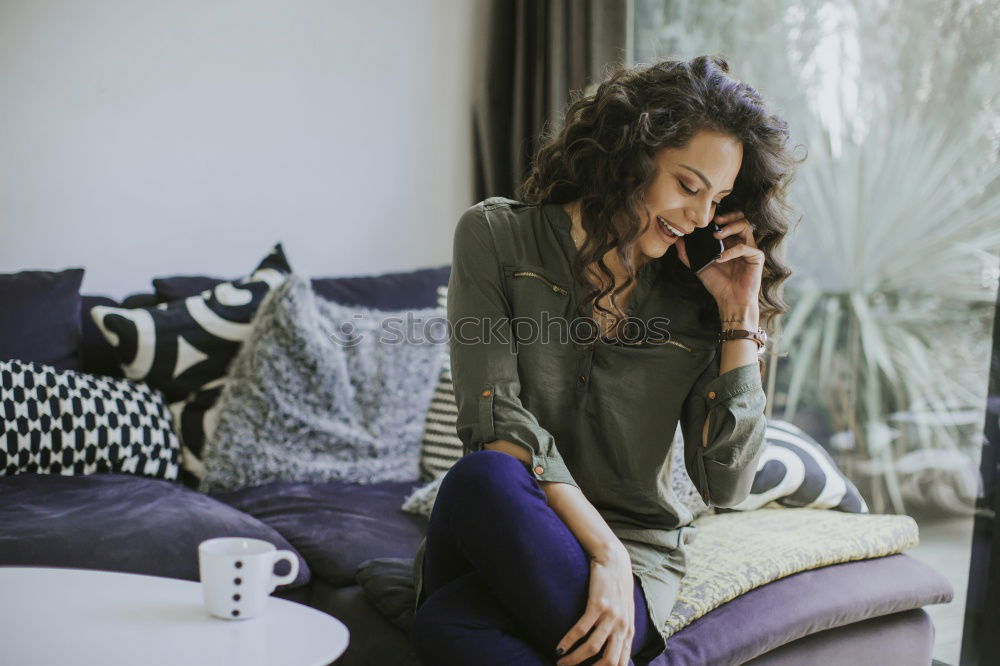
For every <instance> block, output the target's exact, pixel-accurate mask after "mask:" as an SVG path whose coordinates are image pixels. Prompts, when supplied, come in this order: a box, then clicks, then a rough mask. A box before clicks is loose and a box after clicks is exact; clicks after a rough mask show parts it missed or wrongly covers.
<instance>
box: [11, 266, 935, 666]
mask: <svg viewBox="0 0 1000 666" xmlns="http://www.w3.org/2000/svg"><path fill="white" fill-rule="evenodd" d="M448 274H449V271H448V266H447V265H445V266H438V267H433V268H428V269H421V270H418V271H408V272H399V273H392V274H385V275H379V276H353V277H347V278H336V277H335V278H322V279H314V280H313V284H314V286H315V287H316V290H317V293H320V294H321V295H323V297H324V298H332V299H339V300H340V301H341V302H344V303H345V304H353V305H366V306H370V307H383V308H407V307H413V308H423V307H432V306H434V304H435V302H436V290H437V288H438V287H439V286H441V285H444V284H446V283H447V280H448ZM219 281H221V278H213V277H209V276H180V277H178V278H175V279H172V280H168V281H166V282H164V281H160V283H159V285H158V286H160V287H163V289H157V290H156V291H152V292H141V293H135V294H132V295H130V296H128V297H126V298H125V299H123V300H122V301H121V302H117V301H115V299H112V298H109V297H107V296H101V295H86V294H85V295H83V296H82V298H81V300H82V307H81V309H80V317H81V320H80V329H81V331H82V334H81V338H80V340H79V350H78V356H77V360H78V361H79V369H80V371H81V372H86V373H93V374H97V375H102V374H103V375H107V376H118V377H120V376H122V375H121V368H120V366H119V365H118V363H117V362H116V360H115V358H114V355H113V353H112V351H111V350H110V349H109V348H108V346H107V344H106V342H105V341H104V339H103V338H102V336H101V335H100V333H99V331H97V329H96V328H95V326H94V321H93V319H92V318H91V317H90V316H89V309H90V308H91V307H93V306H95V305H114V306H117V307H143V306H149V305H154V304H157V303H162V302H163V301H164V299H165V298H182V297H185V296H186V295H189V294H193V293H197V292H198V291H201V290H204V289H208V288H211V287H212V285H214V284H217V283H218V282H219ZM171 290H173V291H171ZM2 298H3V295H2V291H0V300H2ZM2 305H3V304H2V303H0V306H2ZM23 305H24V303H23V299H22V302H20V303H19V304H18V306H19V307H21V306H23ZM3 418H4V417H3V411H2V410H0V419H3ZM425 483H426V479H422V478H418V477H417V476H416V475H415V476H414V478H413V479H411V480H404V481H381V482H375V483H357V482H346V481H326V482H302V481H274V482H268V483H263V484H258V485H253V486H248V487H245V488H240V489H236V490H228V491H225V492H212V493H202V492H199V491H198V490H196V489H195V488H194V487H192V485H191V484H186V483H184V482H182V481H181V480H176V481H168V480H163V479H156V478H149V477H146V476H142V475H139V474H128V473H121V472H102V473H93V474H85V475H73V474H44V473H34V472H21V473H7V474H6V475H4V476H0V566H56V567H81V568H94V569H105V570H114V571H123V572H130V573H140V574H150V575H160V576H168V577H174V578H180V579H186V580H198V571H197V557H196V547H197V544H198V543H199V542H200V541H201V540H204V539H207V538H212V537H217V536H254V537H257V538H263V539H266V540H268V541H271V542H272V543H274V544H275V545H276V546H277V547H278V548H284V549H288V550H293V551H294V552H296V553H297V554H298V555H299V558H300V571H299V576H298V577H297V579H296V580H295V581H293V582H292V583H291V584H288V585H285V586H281V587H280V588H278V589H277V590H276V591H275V592H274V596H277V597H281V598H284V599H289V600H292V601H295V602H298V603H303V604H306V605H309V606H311V607H314V608H317V609H319V610H321V611H323V612H326V613H329V614H331V615H333V616H335V617H337V618H338V619H340V620H341V621H342V622H344V623H345V624H346V625H347V627H348V629H349V630H350V635H351V638H350V645H349V647H348V649H347V651H346V652H345V653H344V654H343V655H342V657H341V658H340V659H338V660H337V662H336V663H337V664H342V665H345V666H348V665H361V664H366V665H379V666H382V665H386V666H388V665H392V666H396V665H402V664H419V663H420V662H419V660H418V659H417V657H416V655H415V653H414V651H413V649H412V646H411V643H410V639H409V636H408V635H407V632H406V631H405V630H404V629H403V628H401V627H403V626H405V625H401V624H400V622H399V621H398V620H399V618H396V617H391V615H390V612H389V610H388V606H387V604H386V603H384V601H385V600H384V599H383V598H381V597H380V595H382V594H390V593H391V594H392V595H395V596H394V598H395V599H396V601H397V602H399V600H402V601H401V603H402V604H403V605H404V606H405V604H406V591H407V590H406V588H407V586H408V585H409V583H410V581H409V579H408V569H407V566H408V565H409V564H410V563H412V558H413V555H414V553H415V551H416V549H417V545H418V543H419V541H420V540H421V538H422V537H423V535H424V533H425V531H426V524H427V520H426V518H424V517H422V516H420V515H415V514H413V513H409V512H406V511H403V510H402V508H401V507H402V505H403V503H404V500H405V499H406V498H407V497H409V496H410V495H411V493H413V492H414V491H415V490H417V489H418V488H419V487H421V486H422V485H424V484H425ZM373 564H380V565H385V566H382V567H381V568H378V567H375V568H373V567H372V565H373ZM280 567H281V565H280V564H279V568H278V569H277V572H278V573H282V570H281V568H280ZM372 572H377V573H379V574H380V575H376V576H372V575H370V574H371V573H372ZM952 596H953V590H952V587H951V585H950V584H949V582H948V581H947V579H945V578H944V577H943V576H942V575H941V574H940V573H938V572H937V571H935V570H933V569H931V568H930V567H928V566H926V565H924V564H922V563H921V562H919V561H918V560H916V559H914V558H912V557H910V556H908V555H907V554H905V553H903V552H898V553H892V554H888V555H884V556H878V557H866V558H863V559H855V560H852V561H846V562H839V563H835V564H829V565H826V566H821V567H816V568H811V569H808V570H803V571H797V572H795V573H792V574H790V575H783V576H781V577H778V578H777V579H776V580H773V581H770V582H768V583H766V584H763V585H758V586H756V587H754V588H753V589H749V590H747V591H745V592H743V593H741V594H739V595H737V596H736V597H735V598H733V599H731V600H729V601H727V602H726V603H723V604H721V605H719V606H718V607H715V608H713V609H711V610H710V611H709V612H707V613H704V614H703V615H701V616H700V617H698V618H697V619H696V620H694V621H693V622H691V623H690V624H688V625H687V626H684V627H683V628H682V629H680V630H679V631H677V632H676V633H674V634H673V635H672V636H671V637H670V640H669V643H668V649H667V651H665V652H664V653H663V654H661V655H660V656H659V657H657V658H656V659H655V660H654V661H653V662H652V664H654V665H655V666H668V665H669V666H680V665H694V664H711V665H716V664H744V663H745V664H757V665H762V664H769V665H777V664H788V665H791V664H824V665H826V666H835V665H837V664H851V666H856V665H857V664H880V665H884V666H890V665H893V664H899V665H904V664H906V665H911V664H928V663H930V662H931V653H932V647H933V642H934V627H933V625H932V623H931V621H930V618H929V616H928V614H927V612H926V611H925V610H923V607H924V606H926V605H928V604H933V603H946V602H948V601H950V600H951V599H952ZM428 666H429V665H428Z"/></svg>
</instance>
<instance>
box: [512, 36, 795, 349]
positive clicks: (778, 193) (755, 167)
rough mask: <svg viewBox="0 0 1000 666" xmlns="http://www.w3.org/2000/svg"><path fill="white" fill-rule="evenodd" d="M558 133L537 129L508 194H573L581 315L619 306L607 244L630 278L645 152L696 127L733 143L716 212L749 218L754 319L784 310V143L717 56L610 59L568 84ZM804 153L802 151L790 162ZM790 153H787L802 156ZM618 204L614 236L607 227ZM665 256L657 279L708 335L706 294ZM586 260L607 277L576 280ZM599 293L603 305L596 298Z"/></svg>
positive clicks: (673, 254)
mask: <svg viewBox="0 0 1000 666" xmlns="http://www.w3.org/2000/svg"><path fill="white" fill-rule="evenodd" d="M565 119H566V122H565V123H564V125H563V127H562V129H559V130H554V129H553V127H552V126H549V127H548V128H547V129H545V130H543V132H542V135H541V137H540V139H541V140H540V142H539V149H538V151H537V154H536V156H535V158H534V159H533V161H532V166H531V169H530V172H529V174H528V176H527V178H526V179H525V181H524V182H523V183H522V184H521V186H520V188H519V192H517V194H516V196H518V197H519V198H520V199H521V200H523V201H525V202H527V203H538V204H540V203H556V204H563V203H567V202H571V201H575V200H577V199H580V200H581V201H580V213H581V222H582V225H583V228H584V229H585V230H586V232H587V241H586V243H585V244H584V246H583V247H582V248H581V249H580V252H578V253H577V255H576V259H575V261H574V262H573V274H574V277H575V279H576V280H577V281H578V282H579V284H580V285H581V286H582V287H584V288H589V289H590V291H589V295H588V297H587V298H586V299H584V302H583V303H582V304H581V307H580V312H579V314H580V316H583V317H591V316H592V314H591V311H592V309H593V308H594V307H595V306H594V305H593V304H594V303H595V302H596V303H597V304H596V307H597V308H598V309H599V310H600V311H602V312H605V313H608V314H609V315H610V316H611V317H612V321H613V322H614V323H615V326H618V325H621V324H622V323H624V320H625V318H626V317H627V315H626V313H625V312H623V311H622V309H621V308H620V307H619V306H618V304H617V301H616V300H615V286H614V284H613V283H614V279H613V274H612V272H611V271H610V269H609V268H608V266H607V265H606V264H605V262H604V259H603V257H604V255H605V253H607V252H608V251H609V250H611V249H612V248H617V251H618V256H619V257H620V260H621V263H622V265H623V266H624V267H625V268H626V270H627V273H628V276H629V277H628V279H627V280H626V282H625V284H623V285H620V286H617V290H621V289H624V288H627V287H628V286H629V285H630V284H631V283H632V282H633V281H634V280H635V279H636V269H635V267H634V266H633V265H632V261H631V257H632V248H633V246H634V244H635V242H636V240H637V238H638V236H639V235H640V233H641V232H642V230H643V225H644V221H643V219H644V217H643V218H641V217H640V216H639V215H638V214H637V212H636V211H641V210H646V206H645V197H644V193H645V191H646V189H647V188H648V187H649V185H650V183H652V181H653V180H654V177H655V175H656V168H657V167H656V163H655V161H654V155H655V154H657V153H658V152H659V151H660V150H661V149H663V148H682V147H684V146H686V145H687V144H688V142H689V141H690V140H691V138H692V137H693V136H694V135H695V134H697V133H698V132H700V131H702V130H708V131H714V132H718V133H722V134H726V135H729V136H731V137H733V138H734V139H735V140H736V141H739V142H741V143H742V144H743V161H742V164H741V167H740V171H739V174H738V175H737V177H736V182H735V184H734V185H733V192H732V193H731V194H730V195H729V196H728V197H727V198H726V200H725V201H724V202H723V204H722V205H721V206H720V208H719V210H718V211H717V214H721V213H722V212H725V211H728V210H734V209H739V210H742V211H743V213H744V214H745V216H746V218H747V219H748V220H749V221H750V222H751V223H752V224H753V226H754V234H755V240H756V242H757V247H758V248H759V249H760V250H762V251H763V252H764V255H765V262H764V268H763V274H762V278H761V294H760V300H759V311H760V320H761V326H762V327H764V328H765V330H768V331H769V332H770V330H769V329H771V328H772V327H773V323H774V322H773V321H772V320H773V319H774V318H776V317H777V316H779V315H781V314H783V313H785V312H787V310H788V306H787V304H786V303H785V302H784V300H783V299H782V297H781V294H780V286H781V283H782V282H783V281H784V280H786V279H787V278H788V277H789V276H790V275H791V270H790V269H789V268H788V266H786V265H785V264H784V263H783V261H782V257H781V247H780V244H781V242H782V240H783V239H784V237H785V235H786V234H787V233H788V229H789V223H788V216H789V213H790V212H791V208H790V206H789V205H788V204H787V203H786V200H785V195H786V190H787V187H788V185H789V184H790V183H791V181H792V178H793V177H794V175H793V168H794V164H795V163H796V162H797V160H795V159H794V158H793V157H792V155H791V154H790V152H788V151H787V149H786V148H785V144H786V142H787V140H788V137H789V133H788V125H787V123H786V122H785V121H784V120H782V119H781V118H779V117H778V116H776V115H772V114H769V113H768V111H767V109H766V108H765V106H764V102H763V101H762V100H761V97H760V95H759V94H758V92H757V91H756V90H755V89H754V88H752V87H750V86H749V85H747V84H745V83H743V82H741V81H739V80H737V79H735V78H734V77H732V76H731V75H730V74H729V64H728V63H727V61H726V60H725V59H724V58H723V57H721V56H717V55H702V56H698V57H695V58H691V59H690V60H672V59H662V60H659V61H656V62H654V63H652V64H649V65H640V66H636V67H633V68H626V67H625V66H624V65H623V64H622V63H620V62H614V63H611V64H610V65H609V66H608V68H607V69H606V71H605V79H604V80H603V81H602V82H601V83H600V84H599V85H598V86H597V88H596V91H595V92H594V93H593V94H583V93H581V92H579V91H573V93H571V97H570V103H569V105H568V106H567V109H566V112H565ZM804 159H805V158H804V157H803V158H802V160H804ZM802 160H798V161H802ZM622 211H624V214H625V216H626V218H627V221H628V222H627V227H626V231H625V233H623V234H621V235H619V233H618V231H617V229H616V228H615V225H614V224H611V223H610V220H613V219H614V218H615V216H616V215H617V214H620V213H621V212H622ZM671 250H672V251H668V253H667V255H666V256H664V257H662V260H663V261H665V262H666V263H665V271H666V275H667V276H668V279H671V280H672V281H673V282H674V283H676V285H677V288H678V290H679V293H682V294H686V295H689V296H693V297H694V298H693V301H694V302H695V303H696V304H697V305H696V308H697V312H696V313H695V314H696V319H697V322H698V325H699V326H701V325H704V326H705V328H706V329H714V330H713V334H714V332H715V331H718V330H719V328H720V326H721V321H720V316H719V312H718V307H717V305H716V303H715V299H714V298H712V295H711V294H710V293H709V292H708V290H707V289H705V287H704V285H702V284H701V281H700V280H699V279H698V278H697V276H696V275H695V274H694V273H692V272H691V271H690V270H688V269H687V267H686V266H684V264H683V263H682V262H681V260H680V257H679V256H678V254H677V250H676V249H675V248H673V247H671ZM594 262H597V266H598V267H599V269H600V271H601V273H602V274H603V275H605V276H606V277H607V280H605V281H604V282H605V284H606V285H607V286H606V287H605V288H604V289H594V288H593V285H592V284H591V283H590V282H589V281H587V280H585V279H584V277H583V275H584V269H585V268H586V267H587V266H588V265H590V264H593V263H594ZM609 292H611V304H612V307H613V308H614V309H615V312H614V313H612V312H611V311H609V310H608V309H607V308H604V307H603V306H601V304H600V303H599V302H598V301H599V300H600V299H601V298H603V297H604V295H605V294H607V293H609Z"/></svg>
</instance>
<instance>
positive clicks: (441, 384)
mask: <svg viewBox="0 0 1000 666" xmlns="http://www.w3.org/2000/svg"><path fill="white" fill-rule="evenodd" d="M437 306H438V307H439V308H440V309H441V311H442V312H443V313H447V311H448V285H446V284H445V285H440V286H438V288H437ZM457 420H458V406H457V405H456V404H455V387H454V386H453V385H452V382H451V358H450V357H449V355H448V354H445V355H444V360H443V362H442V363H441V373H440V374H439V375H438V380H437V385H436V386H435V387H434V396H433V397H432V398H431V404H430V406H429V407H428V408H427V416H426V418H425V419H424V434H423V438H422V439H421V441H420V480H422V481H429V480H431V479H433V478H435V477H436V476H438V475H439V474H442V473H444V472H447V471H448V470H449V469H451V466H452V465H454V464H455V461H457V460H458V459H459V458H461V457H462V440H460V439H459V438H458V432H457V431H456V428H455V423H456V421H457Z"/></svg>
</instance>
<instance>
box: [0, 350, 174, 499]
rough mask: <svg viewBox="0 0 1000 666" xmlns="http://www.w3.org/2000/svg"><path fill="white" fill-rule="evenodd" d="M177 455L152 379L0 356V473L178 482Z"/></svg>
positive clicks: (170, 423) (164, 407)
mask: <svg viewBox="0 0 1000 666" xmlns="http://www.w3.org/2000/svg"><path fill="white" fill-rule="evenodd" d="M180 457H181V447H180V442H179V441H178V439H177V434H176V433H175V432H174V429H173V420H172V418H171V416H170V411H169V409H167V405H166V402H165V401H164V399H163V395H162V394H161V393H160V392H159V391H157V390H156V389H153V388H152V387H150V386H148V385H147V384H143V383H140V382H134V381H131V380H128V379H116V378H113V377H104V376H100V375H91V374H87V373H83V372H77V371H75V370H59V369H57V368H55V367H54V366H51V365H45V364H41V363H33V362H30V361H19V360H8V361H0V476H4V475H11V474H17V473H20V472H33V473H37V474H63V475H82V474H94V473H96V472H120V473H127V474H136V475H139V476H150V477H154V478H157V479H164V480H167V481H175V480H176V479H177V478H178V474H179V471H180Z"/></svg>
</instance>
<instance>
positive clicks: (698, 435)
mask: <svg viewBox="0 0 1000 666" xmlns="http://www.w3.org/2000/svg"><path fill="white" fill-rule="evenodd" d="M720 356H721V354H720V353H719V352H717V353H716V354H715V355H714V356H713V358H712V361H711V362H710V363H709V364H708V367H707V368H706V370H705V371H704V372H703V373H702V374H701V376H700V377H699V378H698V380H697V381H696V382H695V384H694V386H693V388H692V389H691V392H690V393H689V394H688V396H687V397H686V398H685V400H684V406H683V410H682V413H681V432H682V434H683V437H684V462H685V465H686V466H687V469H688V473H689V475H690V477H691V480H692V482H693V483H694V485H695V487H696V488H697V489H698V492H699V493H701V498H702V500H704V502H705V503H706V504H708V505H710V506H719V507H731V506H735V505H736V504H739V503H740V502H742V501H743V500H744V499H746V498H747V496H748V495H749V494H750V488H751V487H752V485H753V479H754V475H755V474H756V472H757V462H758V460H759V457H760V453H761V452H762V451H763V449H764V431H765V427H766V424H767V421H766V417H765V416H764V405H765V403H766V401H767V398H766V396H765V394H764V389H763V386H762V384H761V377H760V368H759V366H758V364H757V363H753V364H749V365H742V366H739V367H737V368H733V369H731V370H729V371H727V372H725V373H722V374H719V368H720V366H719V364H720V362H721V358H720ZM705 419H709V426H708V437H707V445H703V444H702V428H703V426H704V423H705Z"/></svg>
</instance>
